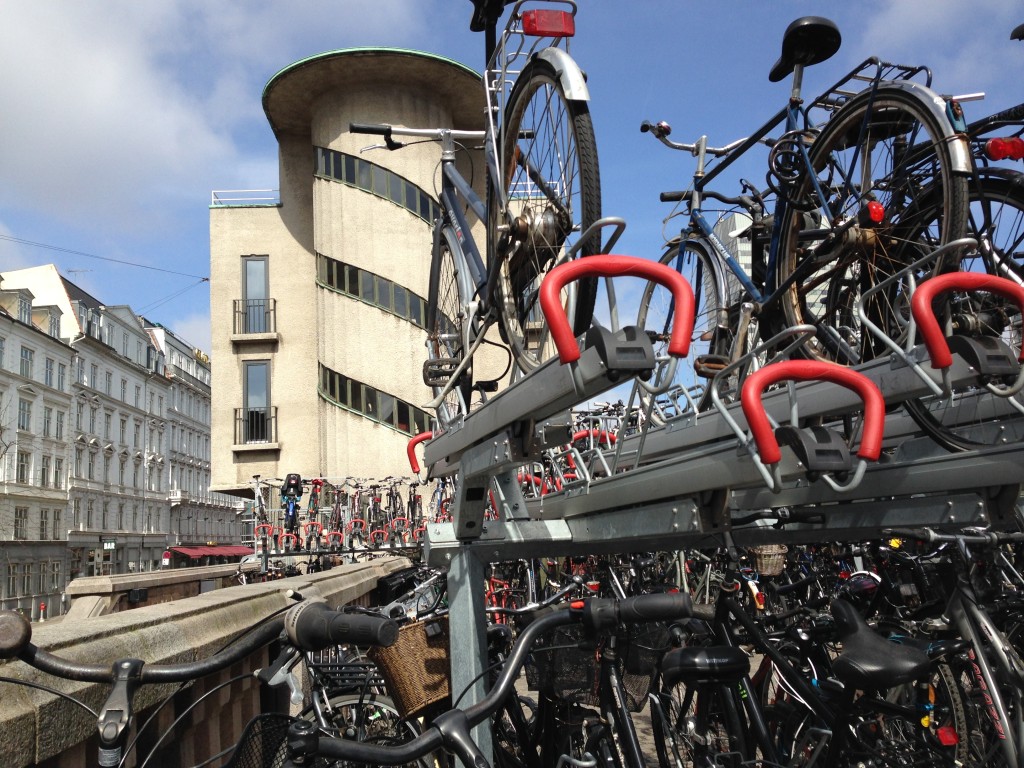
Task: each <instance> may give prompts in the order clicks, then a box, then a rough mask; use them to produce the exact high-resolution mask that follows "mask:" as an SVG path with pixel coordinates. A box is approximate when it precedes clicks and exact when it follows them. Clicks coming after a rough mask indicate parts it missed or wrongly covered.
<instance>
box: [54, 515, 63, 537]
mask: <svg viewBox="0 0 1024 768" xmlns="http://www.w3.org/2000/svg"><path fill="white" fill-rule="evenodd" d="M61 517H62V514H61V510H60V509H55V510H53V538H55V539H59V538H60V521H61Z"/></svg>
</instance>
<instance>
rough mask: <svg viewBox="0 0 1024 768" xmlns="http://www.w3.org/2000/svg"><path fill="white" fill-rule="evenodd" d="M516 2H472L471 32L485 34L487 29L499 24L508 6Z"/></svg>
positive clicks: (508, 0) (506, 0)
mask: <svg viewBox="0 0 1024 768" xmlns="http://www.w3.org/2000/svg"><path fill="white" fill-rule="evenodd" d="M515 1H516V0H472V2H473V18H472V19H471V20H470V22H469V30H470V32H483V31H484V30H485V29H487V27H489V26H493V25H495V24H497V23H498V19H500V18H501V14H503V13H504V12H505V6H506V5H512V3H514V2H515Z"/></svg>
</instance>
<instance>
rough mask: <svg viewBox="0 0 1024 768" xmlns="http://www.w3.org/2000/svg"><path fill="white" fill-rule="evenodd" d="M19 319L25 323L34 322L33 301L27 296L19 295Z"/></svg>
mask: <svg viewBox="0 0 1024 768" xmlns="http://www.w3.org/2000/svg"><path fill="white" fill-rule="evenodd" d="M18 319H19V320H20V321H21V322H23V323H24V324H25V325H31V324H32V301H31V299H29V298H28V297H27V296H19V297H18Z"/></svg>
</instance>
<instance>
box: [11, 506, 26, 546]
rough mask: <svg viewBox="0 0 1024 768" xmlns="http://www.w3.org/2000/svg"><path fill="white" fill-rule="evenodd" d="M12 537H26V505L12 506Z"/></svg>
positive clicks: (20, 538) (18, 538)
mask: <svg viewBox="0 0 1024 768" xmlns="http://www.w3.org/2000/svg"><path fill="white" fill-rule="evenodd" d="M14 538H15V539H17V540H24V539H27V538H28V507H15V508H14Z"/></svg>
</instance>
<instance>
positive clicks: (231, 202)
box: [210, 189, 281, 207]
mask: <svg viewBox="0 0 1024 768" xmlns="http://www.w3.org/2000/svg"><path fill="white" fill-rule="evenodd" d="M280 204H281V193H280V191H279V190H276V189H215V190H213V192H211V193H210V207H220V206H250V205H280Z"/></svg>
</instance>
